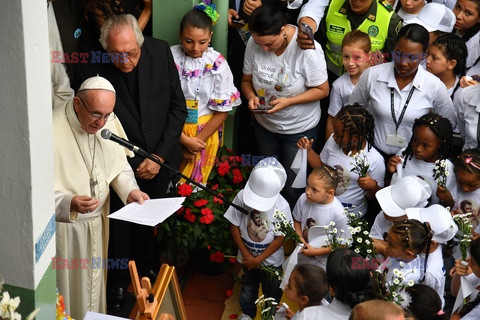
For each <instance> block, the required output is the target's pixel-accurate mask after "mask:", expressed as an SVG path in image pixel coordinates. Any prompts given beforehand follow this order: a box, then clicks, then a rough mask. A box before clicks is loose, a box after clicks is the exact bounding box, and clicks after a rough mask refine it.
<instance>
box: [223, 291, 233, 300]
mask: <svg viewBox="0 0 480 320" xmlns="http://www.w3.org/2000/svg"><path fill="white" fill-rule="evenodd" d="M231 296H233V289H228V290H227V291H225V297H227V298H230V297H231Z"/></svg>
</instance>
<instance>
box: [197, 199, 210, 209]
mask: <svg viewBox="0 0 480 320" xmlns="http://www.w3.org/2000/svg"><path fill="white" fill-rule="evenodd" d="M207 203H208V200H206V199H200V200H197V201H195V202H194V203H193V205H194V206H195V207H197V208H200V207H203V206H206V205H207Z"/></svg>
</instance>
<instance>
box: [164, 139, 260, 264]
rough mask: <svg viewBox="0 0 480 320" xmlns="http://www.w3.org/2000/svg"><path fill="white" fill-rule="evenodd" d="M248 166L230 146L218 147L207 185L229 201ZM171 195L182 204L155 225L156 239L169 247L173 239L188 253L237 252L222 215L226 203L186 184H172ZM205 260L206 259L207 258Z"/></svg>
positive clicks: (178, 250) (244, 178) (242, 182)
mask: <svg viewBox="0 0 480 320" xmlns="http://www.w3.org/2000/svg"><path fill="white" fill-rule="evenodd" d="M250 169H251V168H250V167H249V166H246V165H244V162H243V160H242V157H239V156H236V155H235V154H234V153H233V151H232V150H231V149H228V148H226V147H222V148H220V149H219V151H218V153H217V157H216V161H215V167H214V168H213V170H212V172H211V173H210V177H209V180H208V182H207V188H209V189H210V190H213V191H215V192H217V193H218V194H220V195H221V196H222V197H224V198H225V199H226V200H228V201H232V200H233V198H234V197H235V195H236V194H237V193H238V191H239V190H240V189H242V188H243V187H244V185H245V183H246V181H247V179H248V175H249V173H250ZM169 195H170V196H174V197H178V196H182V197H186V199H185V201H184V203H183V206H182V207H181V208H180V209H179V210H178V211H177V212H176V214H174V215H172V216H171V217H169V218H168V219H167V220H166V221H165V222H163V223H162V224H160V225H159V226H158V227H157V228H156V231H157V238H158V239H159V241H160V242H161V243H165V247H166V248H169V249H170V250H172V247H175V246H174V245H172V243H171V242H172V241H175V244H176V252H174V253H172V254H183V255H185V256H189V255H190V254H191V253H192V252H194V251H199V250H206V251H207V252H208V254H212V253H214V252H217V251H219V252H224V253H225V254H228V255H233V254H235V253H236V246H235V244H234V242H233V239H232V236H231V234H230V230H229V226H230V223H229V221H228V220H226V219H225V217H224V216H223V215H224V213H225V211H227V209H228V206H226V205H225V204H224V201H223V200H222V199H221V198H219V197H216V196H214V195H212V194H211V193H209V192H207V191H205V190H202V189H198V190H197V191H194V189H193V188H192V186H191V185H189V184H188V183H182V184H179V185H177V186H174V187H172V189H171V190H170V192H169ZM207 259H208V258H207Z"/></svg>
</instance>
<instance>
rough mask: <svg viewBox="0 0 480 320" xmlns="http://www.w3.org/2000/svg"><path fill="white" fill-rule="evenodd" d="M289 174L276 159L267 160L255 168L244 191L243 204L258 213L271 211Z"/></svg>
mask: <svg viewBox="0 0 480 320" xmlns="http://www.w3.org/2000/svg"><path fill="white" fill-rule="evenodd" d="M286 180H287V173H286V172H285V169H284V168H283V166H282V165H281V164H280V162H279V161H278V160H277V159H275V158H265V159H263V160H261V161H260V162H259V163H258V164H257V165H256V166H255V168H253V170H252V172H251V173H250V177H249V178H248V181H247V184H246V185H245V189H244V191H243V202H244V203H245V204H246V205H247V206H249V207H250V208H252V209H255V210H258V211H263V212H264V211H268V210H270V209H271V208H272V207H273V206H274V205H275V202H276V201H277V198H278V195H279V194H280V191H281V190H282V188H283V186H284V185H285V181H286Z"/></svg>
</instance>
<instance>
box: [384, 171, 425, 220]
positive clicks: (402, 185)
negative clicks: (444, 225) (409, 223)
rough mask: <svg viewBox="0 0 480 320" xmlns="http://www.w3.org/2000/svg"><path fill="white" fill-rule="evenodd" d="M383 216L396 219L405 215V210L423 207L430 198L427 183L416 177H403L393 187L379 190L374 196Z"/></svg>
mask: <svg viewBox="0 0 480 320" xmlns="http://www.w3.org/2000/svg"><path fill="white" fill-rule="evenodd" d="M375 196H376V198H377V200H378V203H379V204H380V207H382V210H383V212H384V213H385V214H387V215H388V216H390V217H393V218H398V217H401V216H404V215H405V209H407V208H415V207H424V206H426V205H427V200H428V198H430V197H431V196H432V189H431V188H430V186H429V185H428V183H427V182H426V181H425V180H423V179H421V178H419V177H416V176H406V177H403V178H401V179H399V180H397V182H396V183H395V184H393V185H390V186H388V187H386V188H383V189H380V190H379V191H377V193H376V194H375Z"/></svg>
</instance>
